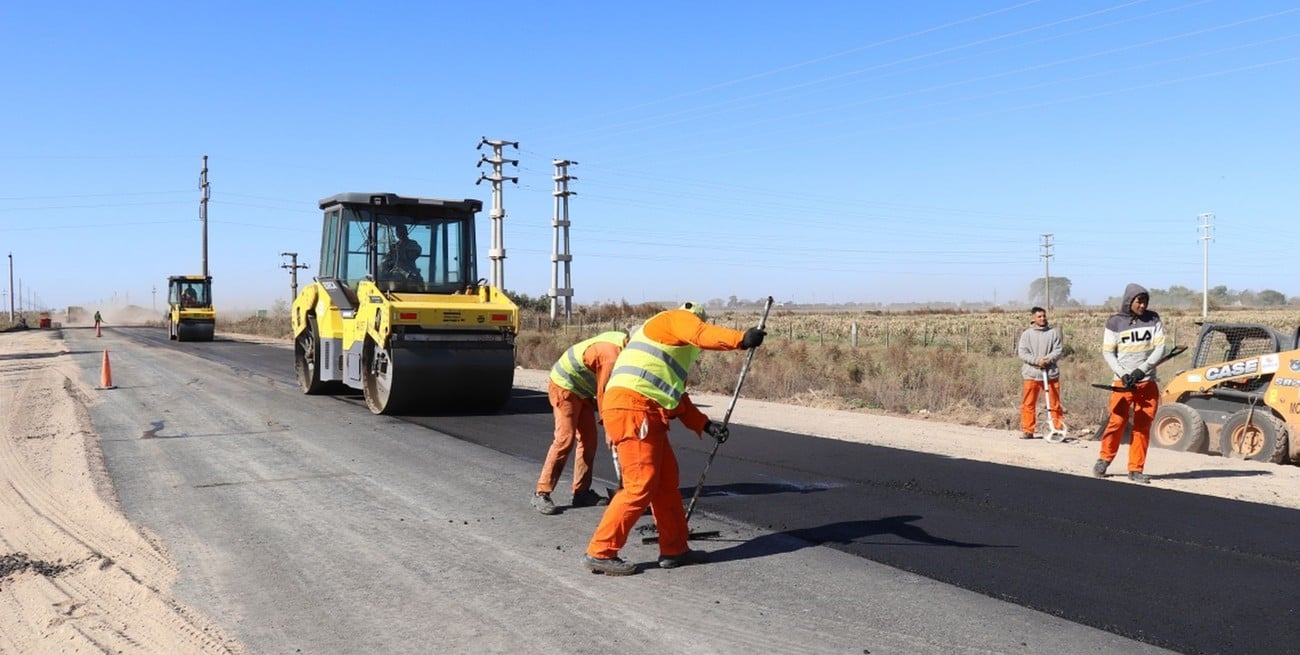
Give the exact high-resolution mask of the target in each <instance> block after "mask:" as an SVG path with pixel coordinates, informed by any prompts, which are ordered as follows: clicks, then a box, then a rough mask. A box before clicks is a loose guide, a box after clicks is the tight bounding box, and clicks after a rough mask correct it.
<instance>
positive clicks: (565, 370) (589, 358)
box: [532, 330, 627, 514]
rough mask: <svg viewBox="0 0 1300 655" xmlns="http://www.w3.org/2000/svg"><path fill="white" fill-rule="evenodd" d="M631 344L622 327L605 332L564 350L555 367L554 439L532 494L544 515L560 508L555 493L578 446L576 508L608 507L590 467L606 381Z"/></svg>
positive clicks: (550, 392)
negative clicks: (595, 486)
mask: <svg viewBox="0 0 1300 655" xmlns="http://www.w3.org/2000/svg"><path fill="white" fill-rule="evenodd" d="M626 343H627V333H626V332H623V331H622V330H611V331H609V332H602V333H600V334H598V335H596V336H594V337H592V338H590V339H587V340H585V341H581V342H579V343H577V344H575V345H574V346H573V347H571V348H569V349H568V350H566V351H564V354H563V355H560V358H559V359H558V360H556V362H555V365H554V366H552V367H551V379H550V381H549V382H547V384H546V387H547V396H549V397H550V400H551V409H552V410H554V412H555V440H554V441H552V442H551V449H550V450H549V451H547V453H546V461H545V462H543V463H542V474H541V476H540V477H539V478H537V489H536V492H535V493H534V494H533V501H532V502H533V508H534V509H536V510H537V511H538V512H541V513H542V514H554V513H555V512H556V511H557V510H556V508H555V502H554V501H552V500H551V492H553V491H555V485H556V483H558V482H559V481H560V473H562V472H563V471H564V466H565V464H567V463H568V461H569V454H570V453H572V452H573V450H574V446H575V445H576V446H577V450H578V456H577V458H576V459H574V461H573V507H591V506H593V505H604V504H605V503H606V502H608V501H606V500H605V497H604V496H601V495H600V494H598V493H596V492H594V491H592V490H591V467H592V465H593V464H595V463H596V412H597V410H598V409H599V407H600V402H601V400H602V399H603V398H604V396H605V384H606V383H607V382H609V374H610V373H611V372H612V371H613V370H614V360H616V359H618V354H619V353H620V352H622V351H623V346H624V344H626Z"/></svg>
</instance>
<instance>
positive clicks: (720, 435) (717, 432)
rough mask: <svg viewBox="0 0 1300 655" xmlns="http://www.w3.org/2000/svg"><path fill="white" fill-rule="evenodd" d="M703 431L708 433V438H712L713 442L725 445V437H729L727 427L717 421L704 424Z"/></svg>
mask: <svg viewBox="0 0 1300 655" xmlns="http://www.w3.org/2000/svg"><path fill="white" fill-rule="evenodd" d="M704 431H705V432H708V433H709V436H710V437H713V440H714V441H716V442H718V443H727V437H730V436H731V430H728V429H727V426H725V425H723V424H721V423H719V422H717V421H709V422H708V423H705V424H704Z"/></svg>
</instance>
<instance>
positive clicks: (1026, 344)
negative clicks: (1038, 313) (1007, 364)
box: [1018, 325, 1065, 381]
mask: <svg viewBox="0 0 1300 655" xmlns="http://www.w3.org/2000/svg"><path fill="white" fill-rule="evenodd" d="M1018 350H1019V353H1020V361H1021V362H1023V364H1021V366H1020V375H1021V376H1023V377H1024V378H1025V379H1026V380H1039V381H1042V379H1043V371H1047V377H1049V378H1052V379H1053V380H1054V379H1056V378H1057V377H1059V376H1060V375H1061V371H1060V370H1059V369H1057V368H1056V360H1058V359H1060V358H1061V353H1063V352H1065V348H1064V346H1063V345H1062V340H1061V333H1060V331H1058V330H1056V329H1055V328H1053V327H1052V326H1050V325H1048V326H1044V327H1041V328H1040V327H1038V326H1037V325H1031V326H1029V329H1027V330H1025V331H1024V332H1022V333H1020V347H1019V348H1018ZM1040 359H1046V360H1047V367H1046V368H1038V366H1037V364H1038V360H1040Z"/></svg>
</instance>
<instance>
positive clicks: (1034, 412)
mask: <svg viewBox="0 0 1300 655" xmlns="http://www.w3.org/2000/svg"><path fill="white" fill-rule="evenodd" d="M1047 387H1048V391H1047V406H1048V413H1049V418H1050V419H1051V427H1052V429H1054V430H1060V429H1062V428H1064V427H1065V410H1064V409H1063V408H1062V407H1061V378H1050V379H1048V381H1047ZM1042 391H1043V381H1042V380H1041V379H1039V380H1025V383H1024V384H1023V385H1022V386H1021V388H1020V429H1021V430H1023V431H1025V432H1028V433H1030V434H1033V432H1034V431H1035V429H1036V428H1037V427H1038V394H1039V393H1041V392H1042Z"/></svg>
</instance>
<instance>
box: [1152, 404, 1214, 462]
mask: <svg viewBox="0 0 1300 655" xmlns="http://www.w3.org/2000/svg"><path fill="white" fill-rule="evenodd" d="M1208 435H1209V430H1208V429H1207V428H1206V426H1205V418H1204V417H1202V416H1201V413H1200V412H1198V411H1196V410H1195V409H1192V408H1191V407H1188V406H1187V405H1184V404H1183V403H1163V404H1161V405H1160V409H1157V410H1156V418H1155V422H1154V423H1152V425H1151V443H1153V444H1155V445H1156V446H1158V447H1160V448H1168V449H1169V450H1181V451H1183V452H1188V453H1203V452H1205V446H1206V444H1207V443H1208V441H1209V438H1208Z"/></svg>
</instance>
